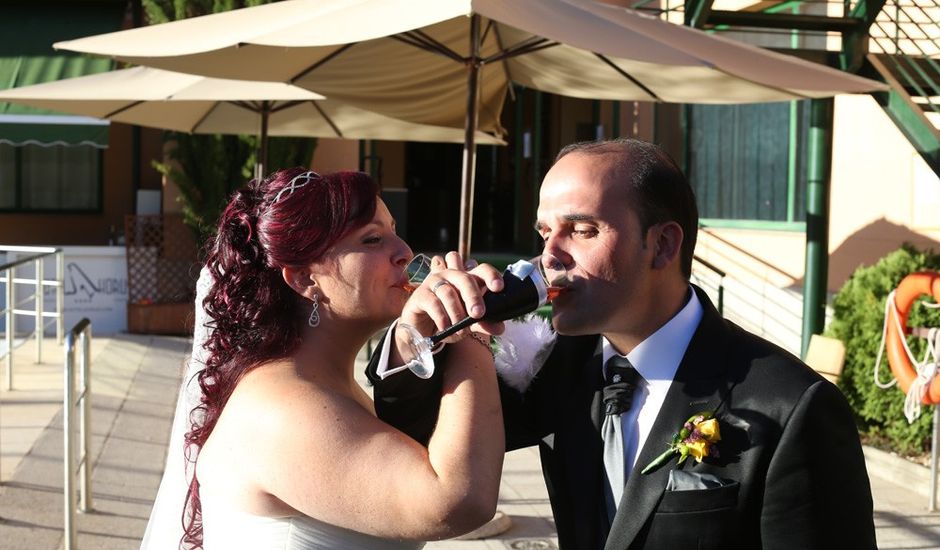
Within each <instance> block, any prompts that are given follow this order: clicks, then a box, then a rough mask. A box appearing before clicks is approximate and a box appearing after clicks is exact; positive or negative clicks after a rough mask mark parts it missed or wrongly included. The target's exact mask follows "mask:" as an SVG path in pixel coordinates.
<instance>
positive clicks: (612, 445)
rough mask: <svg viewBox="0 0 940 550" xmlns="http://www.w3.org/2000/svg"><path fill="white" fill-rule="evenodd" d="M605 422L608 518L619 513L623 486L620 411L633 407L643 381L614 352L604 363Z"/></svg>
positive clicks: (622, 358)
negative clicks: (639, 383) (635, 396)
mask: <svg viewBox="0 0 940 550" xmlns="http://www.w3.org/2000/svg"><path fill="white" fill-rule="evenodd" d="M605 371H606V377H605V382H606V385H605V386H604V413H605V416H604V423H603V424H602V426H601V432H602V435H603V438H604V470H605V471H606V473H607V481H608V483H609V486H608V490H606V491H605V492H604V493H605V495H606V497H607V498H606V500H607V516H608V520H613V517H614V514H615V513H616V512H617V505H618V504H619V503H620V497H621V496H623V486H624V473H625V470H626V468H625V465H624V456H623V454H624V453H623V431H622V427H621V419H620V414H621V413H625V412H627V411H629V410H630V406H631V405H632V404H633V391H634V390H635V389H636V386H637V383H638V382H639V380H640V378H641V377H640V373H638V372H637V371H636V369H635V368H633V365H631V364H630V361H628V360H627V358H626V357H621V356H619V355H614V356H613V357H611V358H610V359H608V360H607V363H606V365H605Z"/></svg>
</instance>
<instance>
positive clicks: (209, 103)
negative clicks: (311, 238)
mask: <svg viewBox="0 0 940 550" xmlns="http://www.w3.org/2000/svg"><path fill="white" fill-rule="evenodd" d="M0 101H8V102H13V103H22V104H26V105H30V106H33V107H40V108H44V109H52V110H55V111H62V112H67V113H72V114H78V115H84V116H90V117H95V118H101V119H107V120H113V121H116V122H125V123H128V124H136V125H139V126H148V127H151V128H159V129H163V130H175V131H178V132H186V133H195V134H258V135H260V136H261V139H260V140H259V141H260V143H259V149H260V151H259V154H258V158H259V167H258V170H259V171H260V172H261V173H263V168H264V163H265V162H266V157H267V137H268V136H297V137H304V136H306V137H338V138H350V139H386V140H407V141H432V142H445V143H461V142H462V141H463V139H464V134H463V131H462V130H460V129H459V128H448V127H443V126H431V125H428V124H417V123H413V122H406V121H402V120H397V119H394V118H392V117H389V116H385V115H381V114H378V113H375V112H372V111H368V110H365V109H360V108H358V107H353V106H351V105H346V104H344V103H342V102H340V101H335V100H329V99H326V98H324V97H323V96H322V95H320V94H317V93H314V92H311V91H309V90H305V89H303V88H299V87H297V86H291V85H289V84H285V83H280V82H255V81H248V80H231V79H221V78H209V77H202V76H195V75H190V74H183V73H176V72H171V71H164V70H161V69H154V68H149V67H133V68H130V69H122V70H117V71H110V72H105V73H97V74H92V75H86V76H80V77H76V78H68V79H64V80H56V81H53V82H45V83H42V84H35V85H32V86H24V87H22V88H11V89H8V90H3V91H0ZM476 137H477V139H479V140H482V141H483V142H485V143H490V144H499V143H502V141H501V140H499V139H498V138H495V137H493V136H491V135H488V134H484V133H483V132H477V136H476Z"/></svg>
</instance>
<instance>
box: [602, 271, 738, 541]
mask: <svg viewBox="0 0 940 550" xmlns="http://www.w3.org/2000/svg"><path fill="white" fill-rule="evenodd" d="M696 291H697V292H698V295H699V300H700V302H701V303H702V308H703V310H704V311H703V315H702V320H701V322H700V323H699V326H698V329H696V331H695V334H694V335H693V337H692V340H691V341H690V342H689V347H688V349H687V350H686V353H685V355H684V356H683V358H682V362H681V363H680V364H679V368H678V370H677V371H676V376H675V378H674V379H673V382H672V385H671V386H670V387H669V391H668V392H667V394H666V399H665V400H664V401H663V405H662V408H661V409H660V411H659V415H658V416H657V417H656V421H655V422H654V423H653V427H652V429H651V430H650V433H649V435H648V436H647V439H646V443H645V444H644V445H643V449H642V450H641V451H640V453H639V456H638V458H637V461H636V466H635V467H634V469H633V471H632V472H631V473H630V477H629V478H628V479H627V484H626V486H625V487H624V491H623V498H622V499H621V501H620V506H619V507H618V509H617V515H616V516H615V517H614V521H613V524H612V525H611V529H610V534H609V536H608V538H607V545H606V548H608V549H623V548H628V547H629V546H630V545H631V544H632V543H633V541H634V539H635V538H636V536H637V534H638V533H639V532H640V530H641V529H642V528H643V526H644V525H645V524H646V522H647V520H648V519H649V517H650V515H651V514H652V513H653V510H655V508H656V506H657V504H658V503H659V500H660V498H661V497H662V494H663V492H664V490H665V488H666V483H667V482H668V480H669V471H670V470H674V469H676V468H677V466H676V460H677V459H672V460H671V461H669V462H667V463H666V464H664V465H662V466H660V467H659V468H658V469H657V470H654V471H652V472H650V473H648V474H646V475H642V474H640V471H641V470H642V469H643V468H645V467H646V465H647V464H649V463H650V462H652V461H653V459H654V458H656V457H657V456H659V455H660V454H662V452H663V451H665V450H666V449H667V447H668V445H669V443H670V442H671V441H672V438H673V436H674V435H675V433H676V432H677V431H678V430H679V428H681V427H682V424H683V423H684V422H685V421H686V420H688V418H689V417H690V416H692V415H693V414H696V413H699V412H702V411H706V410H713V409H715V407H717V406H718V405H719V404H720V403H721V400H722V398H723V396H724V395H726V391H727V385H728V384H727V382H726V377H725V376H724V374H725V371H726V370H727V365H726V364H725V360H724V357H725V354H726V348H725V346H724V344H723V339H724V338H723V337H724V335H725V331H726V329H725V327H724V321H723V320H722V318H721V316H720V315H719V314H718V312H717V311H716V310H715V308H714V306H712V305H711V302H710V301H709V300H708V298H707V297H705V296H704V293H703V292H701V291H698V289H696ZM694 463H695V462H694V460H693V459H692V458H689V459H687V461H686V463H685V464H683V465H682V466H680V468H686V469H688V468H691V467H692V465H693V464H694Z"/></svg>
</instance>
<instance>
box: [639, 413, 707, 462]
mask: <svg viewBox="0 0 940 550" xmlns="http://www.w3.org/2000/svg"><path fill="white" fill-rule="evenodd" d="M719 441H721V428H720V427H719V426H718V419H716V418H715V413H713V412H712V411H705V412H700V413H697V414H694V415H692V416H691V417H690V418H689V419H688V420H686V421H685V424H683V425H682V428H681V429H680V430H679V432H678V433H676V435H674V436H672V442H671V443H670V444H669V448H668V449H667V450H666V452H664V453H663V454H661V455H659V456H657V457H656V458H655V459H653V461H652V462H650V463H649V464H648V465H647V466H646V468H643V470H642V471H641V472H640V473H641V474H647V473H649V472H651V471H653V470H654V469H656V468H658V467H659V466H662V465H663V464H665V463H666V461H668V460H669V459H670V458H672V455H675V454H678V455H679V462H678V464H682V463H683V462H685V459H686V458H688V457H689V456H690V455H691V456H692V458H694V459H695V461H696V462H701V461H702V459H703V458H705V457H706V456H718V446H717V445H716V443H718V442H719Z"/></svg>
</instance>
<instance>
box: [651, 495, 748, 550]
mask: <svg viewBox="0 0 940 550" xmlns="http://www.w3.org/2000/svg"><path fill="white" fill-rule="evenodd" d="M740 487H741V485H740V483H738V482H737V481H733V482H731V483H729V484H727V485H723V486H721V487H715V488H711V489H697V490H692V491H666V492H665V493H663V498H662V500H661V501H660V503H659V506H658V507H657V508H656V512H655V513H654V514H653V518H652V521H651V522H650V524H649V530H648V531H647V533H646V542H645V544H643V545H642V547H643V548H695V549H698V550H712V549H714V550H728V549H729V548H736V547H737V545H736V544H735V539H734V535H735V534H734V529H733V525H732V524H733V518H734V513H735V507H736V506H737V502H738V490H739V489H740Z"/></svg>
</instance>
